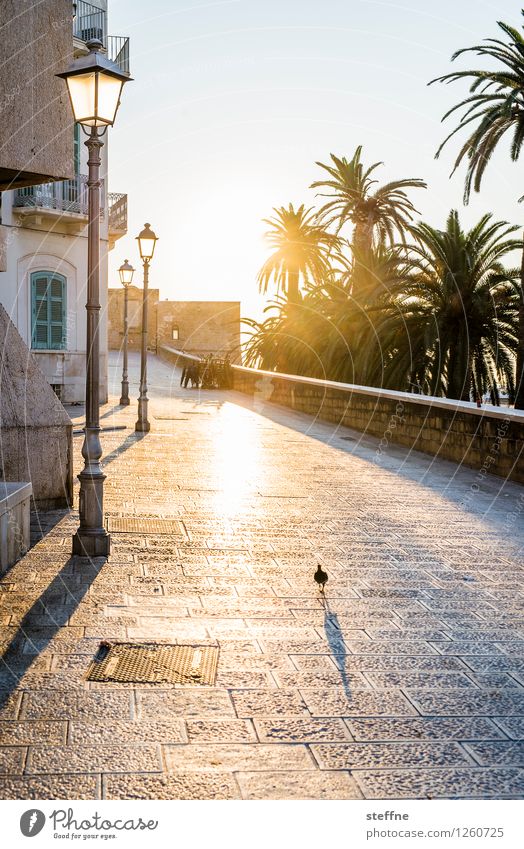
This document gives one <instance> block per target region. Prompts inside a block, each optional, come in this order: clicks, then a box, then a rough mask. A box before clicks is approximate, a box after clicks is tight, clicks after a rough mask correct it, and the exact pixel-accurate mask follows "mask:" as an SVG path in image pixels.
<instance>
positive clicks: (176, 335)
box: [171, 324, 179, 342]
mask: <svg viewBox="0 0 524 849" xmlns="http://www.w3.org/2000/svg"><path fill="white" fill-rule="evenodd" d="M171 338H172V339H173V341H174V342H177V341H178V339H179V333H178V324H174V325H173V330H172V331H171Z"/></svg>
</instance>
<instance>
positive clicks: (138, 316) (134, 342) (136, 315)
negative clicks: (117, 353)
mask: <svg viewBox="0 0 524 849" xmlns="http://www.w3.org/2000/svg"><path fill="white" fill-rule="evenodd" d="M158 294H159V293H158V289H150V290H149V315H148V347H149V348H150V350H157V349H159V348H160V347H163V346H167V347H170V346H174V347H177V348H181V349H183V350H184V351H187V352H189V353H196V354H200V355H202V356H205V355H206V354H210V353H211V354H226V353H228V352H230V353H232V352H237V351H238V350H239V347H240V301H167V300H166V301H160V300H159V297H158ZM141 304H142V289H139V288H137V287H135V286H130V288H129V341H128V344H129V349H130V350H139V348H140V344H141V343H140V328H141V322H142V312H141ZM123 337H124V290H123V288H122V289H109V299H108V343H109V348H110V349H111V350H120V348H121V347H122V342H123Z"/></svg>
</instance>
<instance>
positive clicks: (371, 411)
mask: <svg viewBox="0 0 524 849" xmlns="http://www.w3.org/2000/svg"><path fill="white" fill-rule="evenodd" d="M233 374H234V388H235V389H237V390H239V391H240V392H244V393H246V394H247V395H252V396H253V398H254V402H255V408H256V405H257V404H258V405H259V408H260V409H262V407H263V405H264V404H266V403H268V402H269V403H272V404H280V405H281V406H284V407H290V408H291V409H292V410H297V411H298V412H301V413H307V414H308V415H311V416H316V417H318V418H319V419H322V420H324V421H328V422H332V423H333V424H336V425H341V426H343V427H350V428H353V429H354V430H358V431H360V432H361V433H367V434H370V435H372V436H375V437H376V438H377V439H379V440H380V442H379V445H378V448H377V457H380V455H381V454H384V453H387V450H388V445H390V444H392V443H396V444H399V445H405V446H407V447H408V448H411V449H414V450H416V451H423V452H425V453H427V454H433V455H435V456H438V457H441V458H442V459H445V460H452V461H453V462H455V463H463V464H464V465H465V466H470V467H471V468H474V469H478V470H479V481H480V480H481V479H482V477H483V476H484V475H486V474H493V475H500V476H501V477H504V478H508V479H510V480H513V481H518V482H519V483H524V413H520V412H519V411H514V410H507V409H504V408H500V409H497V410H496V411H493V410H485V409H482V408H481V409H477V408H476V407H471V406H469V405H467V404H465V403H464V402H462V401H451V400H449V399H445V398H430V397H426V396H422V395H412V394H410V393H408V392H394V391H390V390H382V389H375V388H373V387H368V386H353V385H350V384H343V383H334V382H331V381H327V380H314V379H312V378H304V377H297V376H294V375H276V374H274V373H272V372H264V371H258V370H256V369H249V368H245V367H242V366H234V367H233Z"/></svg>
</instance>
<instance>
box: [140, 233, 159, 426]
mask: <svg viewBox="0 0 524 849" xmlns="http://www.w3.org/2000/svg"><path fill="white" fill-rule="evenodd" d="M136 239H137V242H138V249H139V251H140V258H141V260H142V262H143V264H144V299H143V301H142V349H141V354H140V397H139V399H138V419H137V422H136V424H135V431H138V432H139V433H147V432H148V431H149V430H150V429H151V425H150V424H149V421H148V419H147V404H148V398H147V321H148V307H149V288H148V287H149V263H150V262H151V260H152V259H153V254H154V252H155V246H156V243H157V242H158V239H157V237H156V236H155V234H154V233H153V231H152V230H151V225H150V224H145V225H144V229H143V230H142V232H141V233H140V234H139V235H138V236H137V237H136Z"/></svg>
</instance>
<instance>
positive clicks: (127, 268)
mask: <svg viewBox="0 0 524 849" xmlns="http://www.w3.org/2000/svg"><path fill="white" fill-rule="evenodd" d="M118 273H119V275H120V282H121V284H122V286H130V285H131V283H132V282H133V274H134V273H135V269H134V268H133V266H132V265H130V263H129V262H128V260H127V259H126V261H125V262H124V264H123V265H121V266H120V268H119V269H118Z"/></svg>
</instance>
